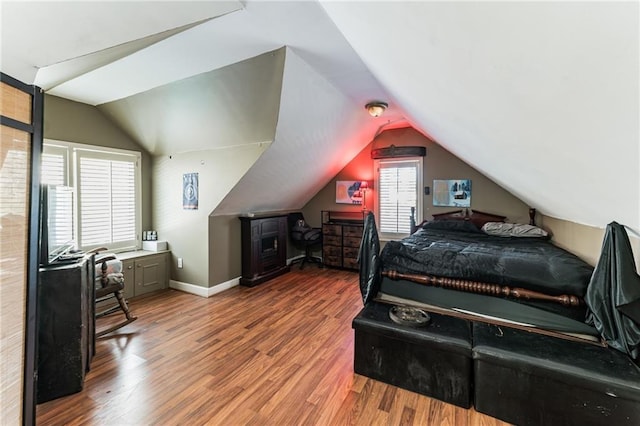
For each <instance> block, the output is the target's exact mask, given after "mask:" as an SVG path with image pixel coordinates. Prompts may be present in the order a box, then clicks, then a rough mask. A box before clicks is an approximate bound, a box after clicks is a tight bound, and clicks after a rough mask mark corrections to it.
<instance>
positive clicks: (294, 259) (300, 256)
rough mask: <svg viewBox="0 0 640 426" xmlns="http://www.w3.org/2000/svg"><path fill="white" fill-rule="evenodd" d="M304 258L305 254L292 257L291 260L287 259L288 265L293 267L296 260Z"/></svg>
mask: <svg viewBox="0 0 640 426" xmlns="http://www.w3.org/2000/svg"><path fill="white" fill-rule="evenodd" d="M303 258H304V254H300V255H298V256H294V257H291V258H289V259H287V265H291V264H292V263H293V262H295V261H296V260H299V259H303Z"/></svg>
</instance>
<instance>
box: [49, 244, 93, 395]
mask: <svg viewBox="0 0 640 426" xmlns="http://www.w3.org/2000/svg"><path fill="white" fill-rule="evenodd" d="M38 278H39V279H38V314H37V317H38V319H37V323H38V351H37V354H38V358H37V373H38V379H37V402H38V403H41V402H45V401H49V400H51V399H55V398H59V397H61V396H65V395H70V394H72V393H75V392H79V391H81V390H82V387H83V385H84V377H85V374H86V372H87V371H89V368H90V364H91V358H93V354H94V351H95V337H94V336H95V264H94V256H93V255H90V256H85V257H83V258H81V259H80V260H78V261H76V262H73V263H67V264H54V265H51V266H47V267H43V268H40V272H39V276H38Z"/></svg>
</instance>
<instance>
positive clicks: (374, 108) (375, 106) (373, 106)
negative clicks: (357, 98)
mask: <svg viewBox="0 0 640 426" xmlns="http://www.w3.org/2000/svg"><path fill="white" fill-rule="evenodd" d="M388 106H389V104H388V103H386V102H380V101H373V102H369V103H368V104H366V105H365V106H364V107H365V109H366V110H367V111H369V114H370V115H371V116H372V117H380V116H381V115H382V113H383V112H384V110H385V109H387V107H388Z"/></svg>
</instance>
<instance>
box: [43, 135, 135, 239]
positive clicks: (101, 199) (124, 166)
mask: <svg viewBox="0 0 640 426" xmlns="http://www.w3.org/2000/svg"><path fill="white" fill-rule="evenodd" d="M139 164H140V153H139V152H135V151H125V150H116V149H111V148H103V147H92V146H88V145H79V144H72V143H65V142H57V141H45V143H44V153H43V157H42V183H48V184H54V185H66V186H70V187H72V188H73V190H74V196H75V202H74V203H73V206H74V217H76V218H77V220H76V226H75V228H76V230H77V232H76V244H77V245H78V247H79V248H80V249H82V250H90V249H92V248H95V247H101V246H104V247H107V248H108V249H109V250H115V251H122V250H129V249H131V250H133V249H135V248H137V247H138V240H139V238H138V235H140V222H141V219H140V217H141V214H140V203H139V201H138V200H139V199H140V196H139V194H140V189H139V188H140V167H139Z"/></svg>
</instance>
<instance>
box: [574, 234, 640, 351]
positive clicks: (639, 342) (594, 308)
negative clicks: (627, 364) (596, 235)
mask: <svg viewBox="0 0 640 426" xmlns="http://www.w3.org/2000/svg"><path fill="white" fill-rule="evenodd" d="M585 303H586V304H587V307H588V311H587V318H586V322H587V323H588V324H591V325H593V326H594V327H595V328H596V329H597V330H598V331H599V332H600V334H601V335H602V337H603V338H604V339H605V340H606V341H607V343H608V344H609V345H610V346H611V347H613V348H615V349H617V350H619V351H622V352H625V353H627V354H628V355H629V356H630V357H631V358H632V359H634V360H635V361H636V363H637V362H639V361H640V276H638V273H637V272H636V266H635V261H634V258H633V252H632V250H631V244H630V242H629V237H628V236H627V232H626V231H625V229H624V227H623V226H622V225H620V224H618V223H617V222H611V223H610V224H609V225H607V229H606V232H605V236H604V241H603V243H602V252H601V254H600V259H599V260H598V264H597V265H596V268H595V270H594V271H593V275H592V277H591V281H590V282H589V286H588V288H587V294H586V295H585Z"/></svg>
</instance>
